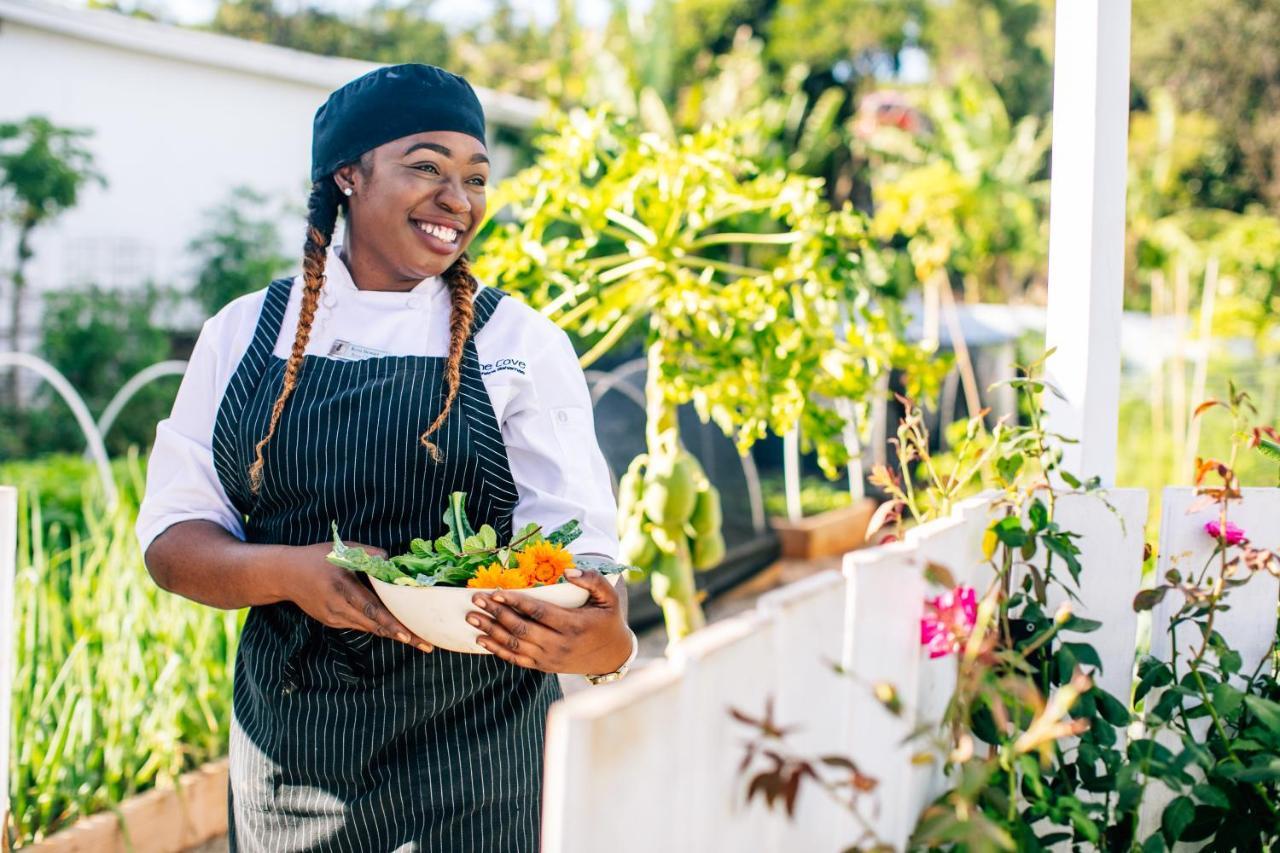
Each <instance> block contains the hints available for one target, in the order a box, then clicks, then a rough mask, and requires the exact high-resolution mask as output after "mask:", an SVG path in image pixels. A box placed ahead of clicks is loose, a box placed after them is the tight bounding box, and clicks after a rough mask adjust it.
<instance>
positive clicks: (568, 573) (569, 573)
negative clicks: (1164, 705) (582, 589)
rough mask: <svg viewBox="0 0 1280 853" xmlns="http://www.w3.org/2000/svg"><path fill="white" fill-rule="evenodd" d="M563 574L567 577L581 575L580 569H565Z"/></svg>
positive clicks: (578, 576)
mask: <svg viewBox="0 0 1280 853" xmlns="http://www.w3.org/2000/svg"><path fill="white" fill-rule="evenodd" d="M564 576H565V577H567V578H580V577H582V569H565V570H564Z"/></svg>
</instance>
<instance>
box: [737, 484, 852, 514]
mask: <svg viewBox="0 0 1280 853" xmlns="http://www.w3.org/2000/svg"><path fill="white" fill-rule="evenodd" d="M760 491H761V492H762V493H763V494H764V511H765V512H766V513H768V514H769V515H771V516H775V517H778V518H786V516H787V494H786V484H785V483H784V482H783V478H782V476H781V475H775V476H770V477H761V478H760ZM852 502H853V497H852V496H851V495H850V494H849V487H848V485H846V484H845V483H843V482H835V483H833V482H831V481H830V480H828V479H826V478H824V477H805V478H803V479H802V480H801V483H800V512H801V514H802V515H804V516H806V517H807V516H810V515H817V514H818V513H821V512H827V511H828V510H833V509H840V508H842V507H846V506H849V505H850V504H851V503H852Z"/></svg>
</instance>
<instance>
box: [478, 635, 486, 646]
mask: <svg viewBox="0 0 1280 853" xmlns="http://www.w3.org/2000/svg"><path fill="white" fill-rule="evenodd" d="M476 645H477V646H483V645H484V637H476Z"/></svg>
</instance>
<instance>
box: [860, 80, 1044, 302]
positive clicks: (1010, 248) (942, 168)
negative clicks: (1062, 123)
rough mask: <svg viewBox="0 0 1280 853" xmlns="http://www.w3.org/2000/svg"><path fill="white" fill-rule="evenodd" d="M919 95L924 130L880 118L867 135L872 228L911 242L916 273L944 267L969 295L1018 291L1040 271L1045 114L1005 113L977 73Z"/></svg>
mask: <svg viewBox="0 0 1280 853" xmlns="http://www.w3.org/2000/svg"><path fill="white" fill-rule="evenodd" d="M916 97H917V99H918V102H919V108H920V109H921V110H922V112H923V114H924V115H925V116H926V117H927V118H928V122H929V125H930V128H929V130H928V131H926V132H922V133H910V132H907V131H904V130H901V129H899V128H897V127H893V126H880V127H879V128H877V130H876V131H875V133H874V134H873V135H872V136H871V137H870V139H869V140H868V144H869V146H870V148H871V149H872V151H873V152H875V156H874V158H873V161H872V163H873V166H872V174H873V177H874V187H875V197H876V215H875V221H874V230H875V233H876V234H877V236H880V237H882V238H884V239H892V238H898V239H902V240H904V241H905V242H906V243H907V247H908V251H909V252H910V255H911V259H912V262H913V263H914V265H915V271H916V277H917V278H918V280H919V281H921V282H928V281H930V280H931V279H932V278H934V277H935V276H936V275H938V274H939V272H941V271H943V270H946V271H948V272H950V273H953V274H954V275H956V276H958V277H959V278H961V279H962V280H963V281H964V284H965V293H966V294H967V295H968V296H969V297H970V298H971V299H973V300H974V301H976V300H977V298H978V297H979V296H987V297H990V296H992V295H993V294H998V295H1001V296H1003V297H1004V299H1006V300H1009V301H1017V300H1018V298H1019V297H1020V295H1021V294H1022V292H1023V291H1024V290H1025V289H1026V288H1027V286H1028V284H1030V283H1031V282H1032V281H1034V280H1036V279H1037V278H1038V277H1039V276H1041V275H1042V274H1043V266H1044V258H1045V253H1046V245H1047V244H1046V240H1047V236H1048V235H1047V225H1048V216H1047V203H1048V182H1047V181H1046V180H1045V179H1044V175H1045V168H1046V165H1047V162H1046V158H1047V153H1048V148H1049V142H1050V134H1049V129H1048V127H1047V124H1046V123H1045V122H1043V121H1042V120H1041V119H1040V118H1039V117H1036V116H1028V117H1025V118H1022V119H1020V120H1018V121H1017V122H1013V121H1011V120H1010V118H1009V115H1008V113H1007V112H1006V110H1005V107H1004V103H1003V102H1002V101H1001V99H1000V96H999V94H998V93H997V92H996V90H995V89H994V88H993V87H992V86H991V85H990V84H988V83H985V82H983V81H981V80H979V79H977V78H965V79H962V80H960V81H959V82H957V83H955V84H954V85H950V86H946V87H941V86H936V87H930V88H927V89H924V90H922V91H921V92H919V93H918V94H917V96H916Z"/></svg>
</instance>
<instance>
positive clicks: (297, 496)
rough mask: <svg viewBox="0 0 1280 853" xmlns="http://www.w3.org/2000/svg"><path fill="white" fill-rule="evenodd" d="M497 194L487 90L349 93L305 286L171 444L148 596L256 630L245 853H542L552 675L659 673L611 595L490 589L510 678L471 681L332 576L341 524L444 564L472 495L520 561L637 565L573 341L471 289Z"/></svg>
mask: <svg viewBox="0 0 1280 853" xmlns="http://www.w3.org/2000/svg"><path fill="white" fill-rule="evenodd" d="M488 170H489V161H488V156H487V154H486V150H485V133H484V116H483V112H482V110H481V106H480V103H479V101H478V99H477V98H476V96H475V93H474V92H473V91H472V89H471V87H470V86H469V85H468V84H467V83H466V81H464V80H463V79H462V78H460V77H457V76H455V75H453V74H450V73H448V72H446V71H443V70H441V69H439V68H434V67H432V66H425V65H400V66H394V67H388V68H381V69H378V70H376V71H374V72H371V73H370V74H368V75H366V76H364V77H361V78H359V79H358V80H355V81H353V82H351V83H349V84H347V85H346V86H344V87H343V88H341V89H339V90H338V91H337V92H334V93H333V94H332V95H331V96H330V97H329V100H328V101H327V102H326V103H325V105H324V106H322V107H321V108H320V110H319V111H318V112H317V113H316V120H315V128H314V135H313V147H312V181H313V188H312V192H311V196H310V199H309V202H308V223H307V237H306V242H305V245H304V247H303V273H302V275H300V276H298V277H297V278H296V279H281V280H279V281H276V282H273V283H272V284H271V286H270V287H268V288H266V289H264V290H262V291H259V292H258V293H253V294H249V295H248V296H245V297H241V298H240V299H237V300H236V301H234V302H232V303H231V304H230V305H228V306H226V307H225V308H224V309H223V310H222V311H220V312H219V313H218V315H217V316H215V317H213V318H212V319H211V320H210V321H209V322H208V323H206V324H205V328H204V329H203V330H202V332H201V335H200V340H199V342H198V343H197V345H196V349H195V352H194V353H193V354H192V358H191V362H190V366H189V368H188V371H187V374H186V376H185V377H184V379H183V385H182V388H181V390H180V391H179V393H178V398H177V400H176V402H175V403H174V409H173V413H172V415H171V416H170V417H169V418H168V419H166V420H165V421H162V422H161V423H160V424H159V425H158V427H157V430H156V442H155V445H154V449H153V451H152V457H151V462H150V465H149V466H148V480H147V491H146V496H145V498H144V500H143V504H142V507H141V509H140V511H139V517H138V536H139V539H140V540H141V542H142V547H143V549H144V551H145V558H146V562H147V568H148V570H149V571H150V572H151V574H152V576H153V577H154V578H155V580H156V582H157V583H158V584H160V586H162V587H164V588H165V589H168V590H171V591H173V592H176V593H178V594H180V595H183V596H186V597H188V598H191V599H194V600H196V601H199V602H202V603H205V604H209V605H212V606H215V607H223V608H240V607H245V606H248V607H250V611H249V614H248V617H247V619H246V621H245V627H244V632H243V635H242V637H241V640H240V645H239V652H238V655H237V659H236V671H235V688H234V694H235V695H234V718H233V721H232V730H231V754H230V762H231V766H230V769H231V773H230V777H231V782H230V800H231V802H230V809H231V813H230V819H231V820H230V822H231V842H232V847H233V849H239V848H243V849H245V850H254V851H257V850H267V849H272V850H276V849H288V850H314V849H325V850H361V851H363V850H415V851H426V850H439V851H454V850H464V849H466V850H486V851H524V850H528V851H532V850H536V849H537V846H538V832H539V826H538V820H539V794H540V786H541V779H542V739H543V727H544V723H545V718H546V713H547V709H548V707H549V706H550V704H551V703H552V702H553V701H555V700H556V699H557V698H559V696H560V689H559V685H558V682H557V680H556V678H555V676H554V675H553V673H579V674H582V675H587V676H589V677H592V678H599V677H606V678H607V677H617V676H618V675H620V674H621V673H622V672H624V671H625V669H626V665H627V663H628V662H629V658H628V655H631V656H634V653H635V643H634V636H633V635H632V634H631V633H630V631H629V630H628V629H627V627H626V621H625V589H624V590H622V591H621V594H620V592H617V591H615V590H614V588H613V586H612V585H610V584H609V583H608V582H606V581H605V580H604V579H603V578H602V577H601V575H600V574H599V573H597V572H577V571H576V570H573V569H570V570H569V571H567V572H566V573H565V577H566V578H567V581H566V582H568V583H573V584H576V585H578V586H580V587H583V588H585V589H586V590H587V593H588V594H589V596H590V597H589V599H588V603H587V604H586V605H585V606H583V607H581V608H578V609H575V610H570V609H566V608H562V607H558V606H555V605H553V604H548V603H545V602H535V601H531V600H528V599H525V598H524V597H522V596H521V595H520V594H519V593H512V592H509V591H504V592H503V593H501V597H499V596H498V595H495V594H493V593H492V592H489V591H485V590H475V591H474V592H475V596H474V598H473V599H472V601H473V603H474V604H475V605H476V607H477V609H476V610H475V611H474V612H473V613H471V614H470V615H469V617H468V621H470V622H471V624H472V625H474V626H475V627H476V628H478V629H479V637H478V639H477V642H478V643H479V645H481V646H482V647H483V648H484V649H486V650H488V651H490V652H492V654H490V655H469V654H457V653H454V652H448V651H434V650H433V649H432V648H431V647H430V646H429V645H428V644H427V643H425V642H424V641H423V640H422V639H421V638H419V637H415V636H413V634H412V632H410V631H409V630H408V629H407V628H405V626H404V625H403V624H401V623H400V622H399V621H398V620H397V619H396V618H395V617H394V616H392V615H391V613H390V612H388V611H387V609H386V608H385V607H384V605H383V603H382V601H381V600H380V599H379V598H378V597H377V596H376V595H375V594H374V593H373V591H372V590H370V589H369V588H368V586H366V585H365V583H364V582H362V581H361V580H358V579H357V576H356V575H354V574H352V573H351V572H349V571H347V570H346V569H344V568H341V567H339V566H336V565H333V564H331V563H329V562H328V561H327V560H326V559H325V556H326V555H327V554H328V553H329V551H330V548H331V542H330V541H329V537H328V531H329V529H330V526H331V525H333V524H335V523H336V524H337V526H338V527H339V528H340V529H341V530H343V531H344V532H345V533H347V535H349V536H351V537H352V538H353V539H354V540H356V541H355V542H351V543H348V544H350V545H352V546H359V547H363V548H365V550H367V551H368V552H369V553H370V554H378V555H385V554H386V553H387V552H390V553H395V554H400V553H404V552H405V551H406V550H407V549H408V546H409V543H410V541H411V540H413V539H415V538H422V539H426V540H436V539H438V538H439V537H441V536H442V535H443V534H444V533H445V532H446V530H445V529H444V527H445V525H444V523H443V521H442V513H443V512H444V509H445V506H446V501H447V498H448V496H449V495H450V494H451V493H454V492H465V493H466V499H465V500H466V506H465V507H464V508H463V510H465V513H466V514H467V515H468V516H469V517H470V518H472V519H474V520H475V521H476V523H477V524H480V525H489V526H491V527H492V528H493V529H494V531H495V533H496V535H497V536H498V537H501V538H503V539H504V541H505V540H507V539H509V538H510V537H511V535H512V531H513V530H514V529H519V528H522V527H524V526H525V525H528V524H530V523H536V524H537V525H539V526H541V527H542V528H544V529H547V530H554V529H556V528H557V527H560V526H561V525H562V524H564V523H566V522H568V521H571V520H573V519H577V520H578V521H579V522H580V523H581V528H582V535H581V536H580V538H578V539H577V540H576V541H575V542H574V547H575V556H582V555H584V554H585V553H593V554H598V555H602V556H604V557H606V558H610V559H611V558H612V556H613V555H614V554H615V553H616V550H617V540H616V536H615V534H614V528H615V524H616V521H615V517H614V516H615V513H616V507H615V505H614V500H613V494H612V491H611V487H610V481H609V476H608V471H607V468H606V466H605V463H604V459H603V456H602V455H601V453H600V449H599V446H598V444H597V442H596V437H595V430H594V426H593V424H592V422H591V417H590V412H591V402H590V397H589V395H588V393H587V388H586V381H585V379H584V377H583V374H582V370H581V368H580V367H579V366H578V362H577V357H576V355H575V353H574V351H573V348H572V346H571V345H570V344H569V340H568V338H567V336H566V335H565V334H564V333H563V332H562V331H560V329H558V328H557V327H555V326H554V325H553V324H552V323H551V322H550V321H549V320H547V319H546V318H545V317H543V316H542V315H541V314H539V313H538V312H536V311H534V310H532V309H530V308H528V307H527V306H525V305H524V304H522V303H520V302H517V301H516V300H513V299H507V298H505V294H503V293H502V292H501V291H499V290H496V289H494V288H490V287H485V286H484V285H482V284H481V283H479V282H477V281H476V279H475V278H474V277H473V276H472V274H471V271H470V266H469V263H468V259H467V255H466V254H465V252H466V249H467V247H468V246H469V245H470V243H471V241H472V239H473V238H474V237H475V234H476V231H477V229H478V228H479V226H480V223H481V222H482V221H483V219H484V212H485V191H486V183H487V181H488V176H489V171H488ZM339 214H341V215H342V218H343V220H344V222H345V237H344V239H343V242H342V244H341V245H335V244H334V236H335V231H336V228H337V224H338V218H339ZM497 364H501V365H520V366H521V368H520V369H519V370H516V369H492V367H493V365H497ZM482 365H484V366H487V367H488V368H490V369H487V370H486V369H485V367H482ZM566 412H581V413H584V415H585V416H584V417H567V416H565V413H566ZM565 448H571V449H572V453H566V452H565ZM359 543H367V544H364V545H360V544H359ZM425 652H433V653H432V654H425Z"/></svg>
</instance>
